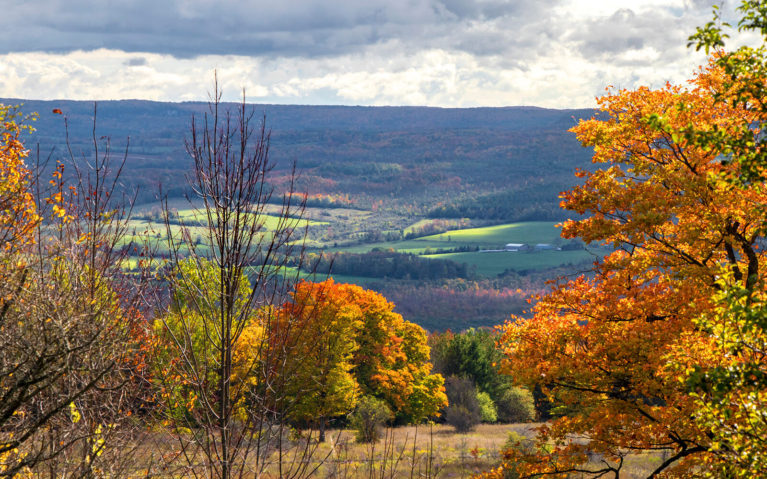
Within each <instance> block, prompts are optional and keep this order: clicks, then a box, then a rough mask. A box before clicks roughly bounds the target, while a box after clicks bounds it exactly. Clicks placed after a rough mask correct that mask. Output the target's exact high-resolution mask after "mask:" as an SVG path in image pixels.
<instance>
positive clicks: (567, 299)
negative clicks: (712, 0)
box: [496, 64, 767, 477]
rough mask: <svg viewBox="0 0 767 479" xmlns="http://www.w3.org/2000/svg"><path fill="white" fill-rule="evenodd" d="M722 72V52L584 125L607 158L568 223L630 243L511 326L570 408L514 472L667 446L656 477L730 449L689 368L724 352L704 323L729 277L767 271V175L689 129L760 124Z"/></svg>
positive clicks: (523, 352) (568, 227) (613, 103)
mask: <svg viewBox="0 0 767 479" xmlns="http://www.w3.org/2000/svg"><path fill="white" fill-rule="evenodd" d="M723 79H724V77H723V74H722V71H721V69H719V68H718V67H716V66H715V65H713V64H712V65H710V66H709V67H707V68H704V69H701V70H700V71H699V72H698V73H697V74H696V75H695V77H694V78H693V79H692V80H691V81H690V83H689V86H687V87H681V86H677V87H672V86H670V85H666V86H665V87H664V88H662V89H659V90H650V89H647V88H640V89H638V90H636V91H628V90H621V91H618V92H616V93H612V94H607V95H606V96H604V97H602V98H600V99H599V106H600V109H599V113H598V115H597V116H595V117H594V118H592V119H590V120H586V121H582V122H580V123H579V124H578V126H576V127H575V128H573V131H574V132H575V134H576V135H577V136H578V138H579V140H580V141H581V142H582V143H583V144H584V146H590V147H593V148H594V157H593V159H594V162H595V163H599V164H602V165H604V167H601V168H599V169H597V170H596V171H594V172H589V171H580V172H578V176H580V177H582V178H584V179H585V180H584V184H583V185H581V186H578V187H576V188H574V189H573V190H571V191H568V192H565V193H563V195H562V199H563V201H562V206H563V207H565V208H567V209H570V210H572V211H575V212H577V213H579V214H581V215H586V216H585V217H584V218H583V219H581V220H572V221H568V222H566V223H565V224H564V226H563V232H562V234H563V236H564V237H567V238H574V237H580V238H582V239H583V240H584V241H586V242H587V243H591V242H601V243H605V244H607V245H611V246H613V247H614V248H615V251H614V252H613V253H611V254H609V255H608V256H606V257H605V258H604V259H603V260H601V261H598V262H596V263H595V267H594V272H593V274H592V275H589V276H582V277H580V278H578V279H575V280H571V281H568V282H566V283H564V284H561V285H559V286H557V287H556V288H555V289H554V290H553V291H552V292H551V293H549V294H548V295H546V296H544V297H543V298H541V300H540V301H539V302H538V303H537V304H536V306H535V308H534V310H533V312H534V316H533V317H532V318H530V319H523V318H516V320H515V321H513V322H509V323H507V324H506V325H505V326H504V334H503V337H502V339H501V347H502V348H503V351H504V353H505V355H506V356H507V360H506V364H505V367H506V369H507V370H508V371H509V372H511V373H512V375H513V376H514V378H515V379H519V380H522V381H523V382H525V383H526V384H527V385H528V386H531V387H535V386H538V387H541V388H543V390H544V391H545V392H546V393H547V394H548V395H549V396H550V397H552V398H555V399H556V400H557V401H559V402H561V403H562V404H563V405H566V406H567V408H565V409H566V410H567V411H568V415H567V416H563V417H559V418H556V419H555V420H553V421H552V422H551V423H549V424H546V425H544V426H542V427H541V428H540V430H539V433H540V435H539V438H538V441H539V447H540V449H539V451H541V453H535V452H533V453H529V452H528V453H524V452H520V451H521V449H520V451H516V452H515V451H510V452H509V455H508V461H507V462H506V464H505V467H506V468H512V469H515V470H516V471H517V472H518V473H520V474H521V475H522V476H531V477H534V476H538V475H551V476H554V477H566V476H567V475H568V474H571V473H573V472H580V473H584V474H593V475H594V476H600V475H605V474H609V473H614V474H616V476H617V475H618V474H620V472H621V470H622V468H623V466H624V460H625V458H626V456H628V455H630V454H633V453H638V452H651V453H657V454H661V457H662V460H661V461H660V463H659V464H658V465H657V467H655V468H654V470H653V471H651V472H650V474H649V475H650V476H651V477H655V476H657V475H660V474H662V475H664V476H667V477H676V476H679V477H682V476H686V475H688V474H691V473H692V471H693V470H695V468H697V467H698V466H699V465H700V464H701V463H702V461H703V460H704V459H708V458H710V457H711V451H712V449H713V448H715V447H716V445H715V444H714V442H713V440H712V435H711V434H710V431H707V430H706V429H705V428H701V427H700V425H699V424H698V422H697V421H696V420H695V419H694V418H695V416H696V414H697V405H696V403H695V401H694V400H693V398H692V397H691V396H690V394H689V392H688V389H687V386H686V384H685V382H684V381H681V380H680V378H682V379H683V378H684V371H685V370H688V369H693V368H694V367H695V366H696V365H705V367H711V366H713V365H716V363H717V362H719V361H721V360H722V357H721V356H720V355H718V354H717V352H716V350H715V348H713V347H712V346H713V344H712V339H711V336H710V335H708V334H706V333H705V332H704V331H702V330H701V329H700V328H698V327H697V325H696V320H697V318H699V317H700V316H701V315H702V314H705V313H706V312H708V311H711V310H712V309H713V308H714V302H713V300H712V296H713V295H714V294H715V293H716V291H717V290H718V288H719V286H718V282H717V281H718V279H719V278H720V276H722V275H723V274H724V273H726V272H729V273H730V274H731V275H732V278H733V280H734V281H735V282H737V283H738V284H741V285H742V286H744V287H745V286H749V285H751V284H753V281H756V280H757V278H759V276H760V275H761V274H763V272H762V270H761V269H760V268H759V265H760V263H761V261H762V254H763V253H762V251H761V250H760V249H759V247H758V241H759V237H760V235H761V234H762V233H763V231H764V226H765V214H764V207H765V201H766V200H767V191H766V190H765V186H764V183H755V184H753V185H752V187H751V188H749V189H747V190H742V189H738V188H733V187H732V185H731V184H728V183H726V182H723V181H721V180H720V178H721V177H722V175H727V174H736V175H737V174H738V171H739V168H740V166H739V164H738V163H736V162H727V161H722V160H723V158H722V156H720V155H721V153H722V152H721V151H718V150H717V149H716V148H712V147H711V146H710V145H702V144H700V143H699V142H697V141H694V140H693V139H691V138H689V137H688V136H686V135H683V134H680V133H679V132H680V131H681V130H683V129H684V128H686V127H688V126H689V125H695V126H696V129H697V130H698V131H699V132H706V131H708V132H713V131H717V132H720V133H724V134H726V133H727V132H732V133H735V132H737V131H740V130H741V129H742V128H743V126H744V125H752V124H754V122H755V121H756V120H757V118H756V116H755V114H754V112H752V111H750V110H749V109H748V108H744V107H743V106H742V105H733V104H727V103H722V102H718V101H716V100H715V96H716V92H720V91H722V89H723V85H724V83H723ZM680 371H681V372H680ZM543 451H545V453H543ZM593 458H597V460H593ZM496 473H497V474H500V473H501V471H496Z"/></svg>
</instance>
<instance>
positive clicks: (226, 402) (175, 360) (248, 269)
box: [156, 84, 316, 479]
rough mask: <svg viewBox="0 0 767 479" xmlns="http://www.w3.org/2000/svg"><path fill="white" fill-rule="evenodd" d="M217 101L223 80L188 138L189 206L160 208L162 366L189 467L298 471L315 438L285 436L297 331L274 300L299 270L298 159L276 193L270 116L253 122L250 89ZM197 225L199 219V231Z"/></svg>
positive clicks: (206, 473) (212, 473)
mask: <svg viewBox="0 0 767 479" xmlns="http://www.w3.org/2000/svg"><path fill="white" fill-rule="evenodd" d="M220 100H221V92H220V91H219V89H218V85H217V84H216V87H215V90H214V93H213V96H212V99H211V102H210V104H209V111H208V113H206V114H205V115H204V116H203V118H202V119H201V120H198V119H197V118H193V119H192V124H191V129H190V137H189V138H188V140H187V143H186V149H187V152H188V154H189V155H190V157H191V159H192V160H193V162H194V172H193V173H192V174H191V175H190V178H189V183H190V185H191V188H192V191H193V193H192V194H191V196H190V198H189V204H190V210H191V211H193V213H192V214H185V215H183V216H179V215H177V214H174V212H172V211H171V209H170V208H169V207H168V205H167V201H166V204H165V208H164V216H165V223H166V235H167V239H168V247H167V255H168V259H169V266H168V268H167V271H168V274H167V276H166V278H165V279H166V280H167V281H168V284H169V287H170V290H171V293H170V297H169V298H167V299H166V303H165V306H164V308H165V313H164V314H163V316H162V318H161V323H158V324H161V327H157V326H156V330H157V333H158V337H159V338H160V341H159V343H160V344H161V345H162V347H161V349H162V351H161V352H160V353H159V355H160V356H161V357H160V358H159V359H158V364H160V366H161V367H160V368H159V371H158V373H157V374H158V377H159V378H160V380H161V381H162V387H163V396H164V397H165V398H166V399H167V402H166V407H165V412H166V413H167V414H168V417H167V419H169V420H170V422H171V424H173V425H174V427H175V428H176V429H175V431H174V432H175V435H176V437H177V438H178V439H179V441H180V443H179V444H180V455H181V457H183V458H184V461H185V463H186V465H187V466H186V467H187V469H186V470H185V471H184V473H185V474H187V475H194V476H199V477H218V478H221V479H229V478H230V477H241V476H243V475H245V474H248V475H253V474H255V475H256V476H258V475H260V474H261V473H263V472H264V471H265V470H266V468H267V467H269V466H270V465H271V464H270V462H271V461H272V458H273V457H276V459H274V461H276V464H275V465H274V467H276V470H275V473H276V474H279V476H280V477H299V476H302V475H308V474H311V473H312V472H313V467H316V466H312V462H311V461H309V460H308V458H309V457H310V456H311V455H312V454H313V452H314V450H315V448H316V442H312V441H311V440H309V439H306V438H304V439H303V440H299V441H291V440H290V438H289V437H288V428H287V423H286V421H287V417H289V416H288V413H289V409H290V407H291V404H290V401H289V400H288V395H287V393H285V391H286V387H285V384H286V381H288V380H289V378H290V376H291V371H290V368H291V367H294V365H295V363H296V362H295V361H288V360H287V359H288V357H289V355H290V354H291V353H292V352H293V351H296V350H297V349H296V348H295V346H294V345H293V344H292V342H291V341H292V339H291V338H295V337H296V336H295V334H293V332H292V331H290V329H291V328H292V327H293V323H292V322H291V321H290V320H287V321H285V320H284V318H282V319H279V320H278V313H277V309H278V308H279V306H280V305H281V304H282V303H283V302H284V301H286V300H287V298H288V294H289V291H290V289H291V286H292V284H293V283H294V282H295V280H296V278H297V275H298V270H297V269H291V268H290V266H294V267H295V266H296V265H298V266H299V267H300V264H301V261H302V259H303V256H304V249H303V240H302V237H303V236H304V235H305V229H303V228H300V227H299V225H301V223H302V221H301V220H302V218H303V214H304V208H305V195H300V194H297V193H296V192H295V190H294V186H293V185H294V181H293V180H294V179H295V167H294V169H293V171H292V174H291V176H290V178H291V181H290V182H289V186H288V188H287V191H285V192H284V193H283V194H282V195H281V197H280V198H277V197H276V195H274V189H273V187H272V186H270V184H269V181H268V180H269V175H270V173H271V172H272V170H273V167H274V165H273V163H272V161H271V160H270V157H269V146H270V132H269V131H268V130H267V129H266V126H265V119H263V120H262V121H261V123H260V125H259V126H256V125H255V123H256V122H255V120H254V113H253V111H252V109H250V108H248V107H247V106H246V104H245V100H244V93H243V101H242V103H241V104H240V105H239V108H238V109H237V110H236V111H230V110H224V108H223V107H222V105H221V102H220ZM192 224H194V225H203V226H195V227H194V233H193V232H192V226H191V225H192ZM302 233H303V234H302ZM197 235H200V236H201V237H202V241H193V240H192V237H193V236H194V237H197ZM184 401H185V402H184ZM182 402H184V403H183V404H181V403H182ZM179 405H180V406H181V407H179ZM182 427H183V429H181V428H182ZM288 446H290V452H289V453H288V449H289V447H288Z"/></svg>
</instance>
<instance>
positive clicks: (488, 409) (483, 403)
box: [477, 392, 498, 423]
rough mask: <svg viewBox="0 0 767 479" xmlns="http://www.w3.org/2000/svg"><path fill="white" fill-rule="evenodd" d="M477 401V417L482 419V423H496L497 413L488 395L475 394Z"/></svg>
mask: <svg viewBox="0 0 767 479" xmlns="http://www.w3.org/2000/svg"><path fill="white" fill-rule="evenodd" d="M477 401H478V402H479V416H480V417H481V418H482V422H490V423H493V422H496V421H497V420H498V411H497V410H496V408H495V403H494V402H493V400H492V398H490V395H489V394H488V393H484V392H482V393H477Z"/></svg>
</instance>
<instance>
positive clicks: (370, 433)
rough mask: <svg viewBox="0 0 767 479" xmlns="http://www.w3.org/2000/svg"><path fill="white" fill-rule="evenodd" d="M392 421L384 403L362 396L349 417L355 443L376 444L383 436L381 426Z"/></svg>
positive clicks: (389, 411) (390, 413)
mask: <svg viewBox="0 0 767 479" xmlns="http://www.w3.org/2000/svg"><path fill="white" fill-rule="evenodd" d="M391 419H392V412H391V410H390V409H389V406H387V405H386V401H383V400H381V399H378V398H374V397H371V396H364V397H363V398H361V399H360V400H359V402H358V403H357V407H356V408H355V409H354V411H353V412H352V413H351V414H350V415H349V423H350V424H351V426H352V428H354V429H355V430H356V431H357V432H356V438H357V442H377V441H378V440H379V439H380V438H381V436H383V426H384V424H385V423H386V422H387V421H390V420H391Z"/></svg>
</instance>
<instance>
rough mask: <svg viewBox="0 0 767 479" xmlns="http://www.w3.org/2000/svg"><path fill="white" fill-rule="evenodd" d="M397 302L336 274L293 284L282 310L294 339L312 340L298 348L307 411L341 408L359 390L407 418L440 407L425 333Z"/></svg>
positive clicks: (332, 412) (331, 412)
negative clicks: (308, 347) (307, 348)
mask: <svg viewBox="0 0 767 479" xmlns="http://www.w3.org/2000/svg"><path fill="white" fill-rule="evenodd" d="M393 309H394V305H393V304H392V303H390V302H388V301H387V300H386V298H384V297H383V296H381V295H380V294H378V293H376V292H375V291H371V290H365V289H363V288H362V287H360V286H356V285H352V284H342V283H336V282H334V281H333V279H327V280H325V281H323V282H320V283H313V282H309V281H302V282H300V283H299V284H297V285H296V288H295V293H294V294H293V301H292V302H291V303H288V304H286V305H285V306H284V308H283V311H282V314H283V315H285V316H286V318H294V319H293V321H294V323H293V324H292V325H291V328H292V329H293V330H294V331H297V332H300V334H301V335H302V337H300V338H297V339H298V340H297V343H298V344H304V345H306V344H311V345H312V348H313V351H307V352H305V354H302V355H297V356H296V357H299V358H302V359H301V361H302V362H303V363H304V366H303V368H301V370H300V371H299V373H298V375H299V376H298V377H299V378H300V380H299V381H297V383H296V387H297V388H298V389H297V394H301V395H302V396H303V399H302V400H301V403H302V405H303V407H302V408H301V410H302V411H303V413H302V415H303V416H305V417H307V418H308V417H321V416H327V417H332V416H336V415H339V414H343V413H345V412H348V411H349V410H351V408H352V407H353V406H354V404H355V401H356V397H357V396H359V395H366V396H375V397H378V398H380V399H383V400H385V401H386V402H387V404H388V405H389V407H390V409H391V410H392V411H394V413H395V415H396V416H397V418H399V419H400V420H402V421H407V422H419V421H421V420H423V419H425V418H427V417H429V416H434V415H435V414H437V412H438V411H439V409H440V408H441V407H442V406H443V405H444V404H445V403H446V401H447V399H446V396H445V393H444V387H443V382H444V380H443V378H442V376H440V375H438V374H431V368H432V365H431V363H430V362H429V346H428V345H427V341H426V339H427V338H426V333H425V331H424V330H423V328H421V327H420V326H418V325H416V324H413V323H410V322H408V321H405V320H403V319H402V316H400V315H399V314H397V313H395V312H394V311H393ZM296 319H297V321H296ZM285 324H288V321H287V319H286V322H285ZM317 345H319V347H317Z"/></svg>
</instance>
